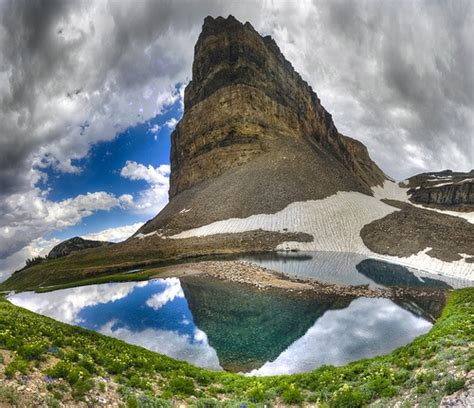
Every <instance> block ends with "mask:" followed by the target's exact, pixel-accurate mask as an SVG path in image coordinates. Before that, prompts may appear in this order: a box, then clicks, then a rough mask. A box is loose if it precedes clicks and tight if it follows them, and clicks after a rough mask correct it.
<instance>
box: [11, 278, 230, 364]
mask: <svg viewBox="0 0 474 408" xmlns="http://www.w3.org/2000/svg"><path fill="white" fill-rule="evenodd" d="M10 301H11V302H12V303H14V304H16V305H18V306H21V307H24V308H26V309H29V310H32V311H34V312H36V313H40V314H42V315H45V316H49V317H52V318H54V319H56V320H59V321H62V322H64V323H69V324H74V325H78V326H81V327H85V328H88V329H92V330H95V331H98V332H100V333H102V334H105V335H108V336H111V337H115V338H118V339H121V340H124V341H126V342H127V343H130V344H135V345H139V346H142V347H145V348H147V349H149V350H153V351H156V352H160V353H163V354H166V355H168V356H170V357H173V358H176V359H179V360H184V361H188V362H190V363H192V364H195V365H198V366H200V367H205V368H210V369H214V370H219V369H221V367H220V364H219V360H218V358H217V354H216V352H215V350H214V349H213V348H212V347H210V346H209V342H208V339H207V336H206V334H205V333H204V332H203V331H202V330H200V329H199V328H198V327H196V326H195V324H194V322H193V317H192V315H191V313H190V311H189V308H188V305H187V302H186V299H185V298H184V293H183V290H182V288H181V285H180V281H179V279H177V278H170V279H160V280H152V281H147V282H127V283H110V284H100V285H91V286H84V287H78V288H71V289H64V290H58V291H55V292H48V293H31V292H24V293H19V294H16V295H13V296H11V297H10Z"/></svg>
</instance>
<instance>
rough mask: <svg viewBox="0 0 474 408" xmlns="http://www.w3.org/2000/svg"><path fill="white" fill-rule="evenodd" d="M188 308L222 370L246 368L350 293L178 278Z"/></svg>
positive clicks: (267, 358)
mask: <svg viewBox="0 0 474 408" xmlns="http://www.w3.org/2000/svg"><path fill="white" fill-rule="evenodd" d="M181 286H182V288H183V291H184V294H185V296H186V299H187V301H188V305H189V308H190V310H191V313H192V314H193V318H194V322H195V323H196V325H197V326H198V327H199V328H200V329H201V330H203V331H204V332H205V333H206V334H207V336H208V339H209V344H210V345H211V347H213V348H214V349H215V350H216V352H217V355H218V356H219V362H220V364H221V366H222V367H223V368H224V369H225V370H229V371H242V372H247V371H250V370H252V369H255V368H257V367H260V366H262V365H263V364H264V363H265V362H267V361H272V360H274V359H275V358H276V357H278V355H279V354H280V353H281V352H282V351H283V350H285V349H286V348H287V347H288V346H289V345H290V344H291V343H293V342H294V341H295V340H297V339H298V338H300V337H301V336H303V335H304V334H305V333H306V331H307V330H308V329H309V328H310V327H311V326H312V325H313V324H314V322H315V321H316V320H317V319H318V318H319V317H321V316H322V315H323V314H324V313H325V312H326V311H328V310H331V309H342V308H346V307H347V306H348V305H349V304H350V302H351V301H352V299H353V298H349V297H334V296H333V297H329V296H325V297H319V298H304V297H301V296H296V295H292V294H291V293H288V292H281V291H271V292H260V291H257V290H255V288H253V287H251V286H244V285H239V284H236V283H232V282H222V281H217V280H209V279H207V280H203V279H200V278H184V279H181Z"/></svg>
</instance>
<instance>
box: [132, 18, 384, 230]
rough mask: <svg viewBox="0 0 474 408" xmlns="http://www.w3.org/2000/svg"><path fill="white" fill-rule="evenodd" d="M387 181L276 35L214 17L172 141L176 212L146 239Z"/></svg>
mask: <svg viewBox="0 0 474 408" xmlns="http://www.w3.org/2000/svg"><path fill="white" fill-rule="evenodd" d="M384 180H385V176H384V174H383V173H382V171H381V170H380V169H379V168H378V167H377V166H376V165H375V163H374V162H373V161H372V160H371V159H370V157H369V155H368V152H367V149H366V148H365V146H364V145H362V144H361V143H360V142H357V141H355V140H353V139H351V138H348V137H345V136H343V135H341V134H339V132H338V131H337V129H336V127H335V125H334V123H333V120H332V117H331V115H330V114H329V113H328V112H327V111H326V110H325V109H324V107H323V106H322V105H321V103H320V100H319V98H318V97H317V95H316V93H315V92H313V90H312V89H311V87H310V86H309V85H308V84H307V83H306V82H305V81H304V80H303V79H302V78H301V76H300V75H299V74H298V73H297V72H296V71H295V70H294V69H293V67H292V65H291V63H290V62H289V61H287V60H286V59H285V57H284V56H283V55H282V53H281V52H280V50H279V48H278V46H277V44H276V43H275V42H274V40H273V39H272V38H271V37H270V36H267V37H262V36H261V35H260V34H259V33H257V32H256V31H255V30H254V29H253V27H252V26H251V25H250V24H249V23H245V24H242V23H240V22H239V21H237V20H236V19H235V18H234V17H232V16H229V17H228V18H227V19H225V18H222V17H218V18H216V19H214V18H212V17H207V18H206V19H205V21H204V25H203V29H202V33H201V35H200V36H199V39H198V41H197V43H196V46H195V56H194V63H193V77H192V81H191V82H190V83H189V84H188V86H187V87H186V90H185V112H184V116H183V118H182V120H181V121H180V123H179V124H178V125H177V127H176V129H175V131H174V132H173V134H172V143H171V179H170V204H169V205H168V206H167V207H166V208H165V209H164V211H162V213H161V214H160V215H159V216H158V217H157V218H155V219H154V220H152V221H151V222H149V223H147V224H146V225H145V226H144V227H143V228H142V230H141V231H140V232H142V233H147V232H151V231H154V230H157V229H160V228H163V229H168V230H174V231H179V230H183V229H189V228H190V227H193V226H198V225H203V224H206V223H209V222H212V221H215V220H218V219H226V218H232V217H246V216H249V215H252V214H258V213H274V212H276V211H279V210H281V209H283V208H284V207H285V206H286V205H288V204H290V203H291V202H294V201H303V200H309V199H320V198H324V197H327V196H328V195H331V194H335V193H337V192H338V191H358V192H361V193H364V194H367V195H372V192H371V190H370V186H373V185H381V184H383V181H384ZM183 208H186V209H187V210H189V211H188V212H180V211H181V210H183Z"/></svg>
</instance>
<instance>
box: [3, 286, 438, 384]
mask: <svg viewBox="0 0 474 408" xmlns="http://www.w3.org/2000/svg"><path fill="white" fill-rule="evenodd" d="M10 301H11V302H12V303H14V304H16V305H18V306H22V307H25V308H27V309H29V310H32V311H34V312H37V313H40V314H43V315H46V316H49V317H52V318H54V319H57V320H60V321H62V322H65V323H69V324H74V325H78V326H81V327H85V328H87V329H91V330H95V331H97V332H100V333H102V334H105V335H108V336H111V337H115V338H118V339H121V340H123V341H125V342H127V343H130V344H135V345H139V346H142V347H145V348H147V349H149V350H152V351H156V352H159V353H163V354H166V355H168V356H170V357H173V358H176V359H179V360H184V361H188V362H190V363H192V364H195V365H198V366H200V367H205V368H210V369H214V370H220V369H222V367H224V368H225V369H227V370H231V371H245V372H249V371H250V372H251V374H254V375H274V374H285V373H295V372H302V371H309V370H312V369H314V368H316V367H319V366H321V365H323V364H333V365H341V364H345V363H347V362H349V361H353V360H358V359H360V358H366V357H371V356H375V355H380V354H385V353H388V352H390V351H392V350H393V349H395V348H396V347H398V346H401V345H403V344H406V343H408V342H410V341H411V340H412V339H413V338H415V337H416V336H418V335H420V334H422V333H425V332H427V331H428V330H429V329H430V327H431V323H430V322H428V321H426V320H425V319H424V318H423V317H422V316H417V315H416V314H414V313H410V312H409V311H407V310H406V309H404V308H403V307H405V306H403V303H400V305H397V304H395V303H394V302H392V301H390V300H387V299H367V298H358V299H355V300H353V299H351V298H347V297H341V296H337V295H334V296H333V295H331V296H329V295H327V296H326V297H321V296H315V297H314V298H305V297H298V296H290V294H287V293H280V292H278V293H273V292H271V293H270V292H268V293H262V292H259V291H255V290H253V289H252V288H250V287H245V288H243V287H241V286H238V285H235V284H230V283H228V282H221V281H213V280H211V279H199V278H196V279H190V278H189V279H187V280H185V279H183V280H182V281H180V280H179V279H177V278H169V279H156V280H151V281H146V282H126V283H109V284H100V285H91V286H85V287H78V288H71V289H64V290H58V291H55V292H49V293H31V292H30V293H19V294H16V295H13V296H11V297H10ZM198 326H199V327H198Z"/></svg>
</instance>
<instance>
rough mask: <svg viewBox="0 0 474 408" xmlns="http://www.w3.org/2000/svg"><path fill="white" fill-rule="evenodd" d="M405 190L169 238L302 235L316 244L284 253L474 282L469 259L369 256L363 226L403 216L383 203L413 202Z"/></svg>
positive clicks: (346, 195)
mask: <svg viewBox="0 0 474 408" xmlns="http://www.w3.org/2000/svg"><path fill="white" fill-rule="evenodd" d="M406 190H407V189H404V188H401V187H399V186H398V185H397V184H396V183H393V182H390V181H386V182H385V185H384V187H383V188H382V187H376V188H374V195H375V197H370V196H367V195H365V194H361V193H358V192H353V191H351V192H347V191H344V192H338V193H337V194H334V195H332V196H329V197H326V198H324V199H322V200H309V201H299V202H294V203H292V204H290V205H288V206H287V207H285V208H284V209H283V210H281V211H279V212H277V213H275V214H256V215H252V216H250V217H248V218H231V219H227V220H222V221H216V222H213V223H211V224H208V225H204V226H202V227H199V228H194V229H190V230H188V231H183V232H181V233H179V234H176V235H173V236H171V237H169V238H172V239H181V238H189V237H204V236H209V235H215V234H232V233H242V232H246V231H254V230H258V229H262V230H264V231H274V232H281V231H284V230H285V229H286V231H288V232H302V233H307V234H310V235H312V236H313V238H314V239H313V241H312V242H285V243H282V244H280V245H279V246H278V247H277V249H279V250H293V249H294V250H301V251H334V252H352V253H356V254H361V255H367V256H370V257H373V258H378V259H382V260H388V261H392V262H395V263H398V264H401V265H406V266H410V267H413V268H415V269H420V270H424V271H429V272H432V273H433V272H434V273H441V274H445V275H447V276H456V277H459V278H463V279H469V280H472V279H474V266H473V264H469V263H466V262H465V261H464V259H462V260H460V261H455V262H444V261H441V260H439V259H436V258H432V257H430V256H429V255H427V254H426V252H427V251H428V250H429V248H426V249H425V251H422V252H420V253H418V254H416V255H411V256H409V257H406V258H402V257H392V256H382V255H379V254H376V253H374V252H372V251H370V250H369V249H368V248H367V247H366V246H365V245H364V243H363V241H362V238H361V237H360V231H361V229H362V228H363V227H364V225H367V224H370V223H371V222H372V221H375V220H377V219H380V218H383V217H385V216H386V215H388V214H391V213H393V212H395V211H399V210H398V209H396V208H395V207H392V206H389V205H387V204H385V203H383V202H381V201H380V199H381V198H391V199H397V200H400V201H408V198H407V195H406Z"/></svg>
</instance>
